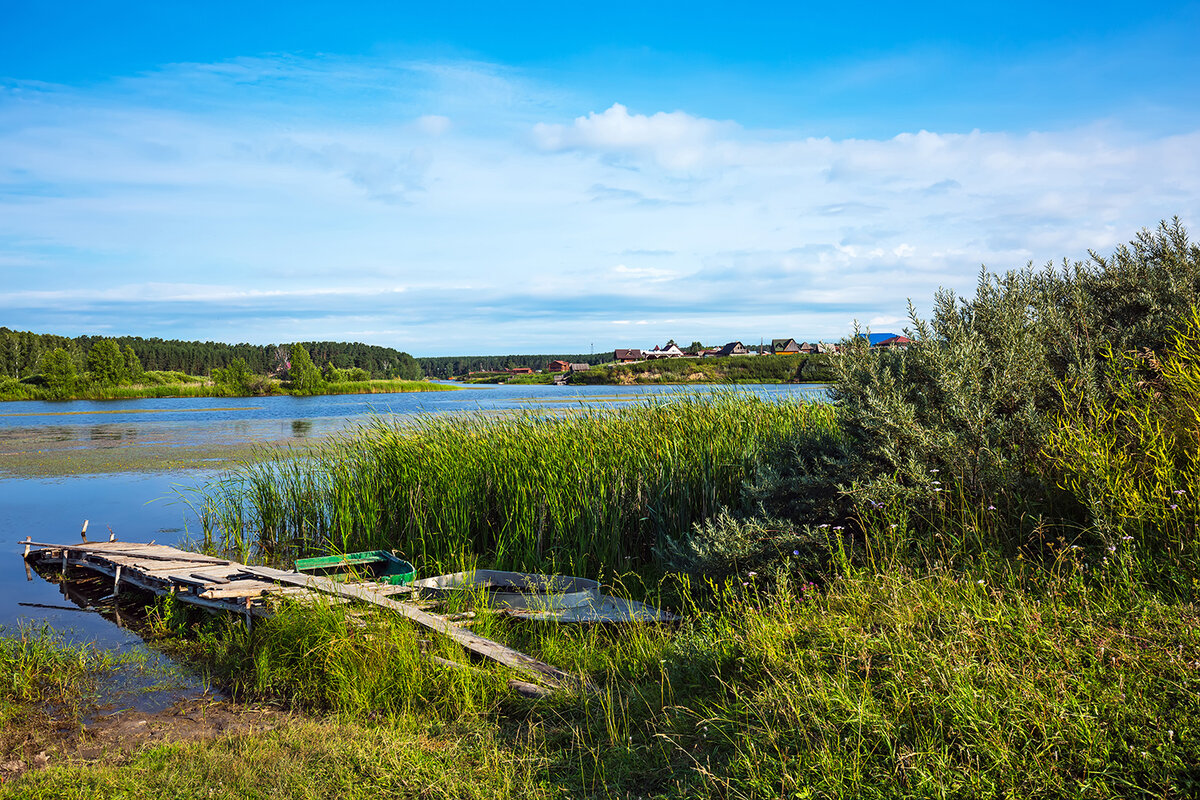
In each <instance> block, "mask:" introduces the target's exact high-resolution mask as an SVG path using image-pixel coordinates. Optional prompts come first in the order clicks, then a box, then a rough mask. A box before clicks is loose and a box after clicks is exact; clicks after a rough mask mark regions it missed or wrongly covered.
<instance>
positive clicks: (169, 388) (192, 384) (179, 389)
mask: <svg viewBox="0 0 1200 800" xmlns="http://www.w3.org/2000/svg"><path fill="white" fill-rule="evenodd" d="M14 386H16V387H19V388H16V389H12V388H11V387H14ZM5 388H9V389H10V391H9V392H7V393H5V394H3V395H0V401H4V400H47V401H58V400H64V401H67V400H139V399H144V398H160V397H272V396H278V395H288V394H290V395H297V396H304V397H310V396H321V395H339V394H398V393H404V392H453V391H458V390H459V389H462V388H463V387H461V386H452V385H448V384H445V383H434V382H432V381H427V380H420V381H406V380H398V379H397V380H392V379H379V380H368V381H347V382H344V383H326V384H323V385H322V386H321V387H320V388H319V389H318V390H316V391H312V392H295V391H292V390H290V389H289V388H287V387H286V386H285V385H284V384H283V383H281V382H279V381H271V382H269V383H267V384H264V388H265V391H257V392H253V393H238V392H232V391H230V390H229V388H228V387H226V386H221V385H218V384H216V383H214V382H213V381H212V380H211V379H208V378H196V379H195V380H194V381H188V382H177V383H164V384H132V385H124V386H98V385H95V384H92V385H89V386H87V387H86V388H80V389H78V390H76V391H74V392H72V393H69V394H59V393H55V392H52V391H51V390H49V389H47V388H45V387H42V386H35V385H30V384H16V383H9V384H8V385H7V386H6V387H5Z"/></svg>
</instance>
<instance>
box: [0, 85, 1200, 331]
mask: <svg viewBox="0 0 1200 800" xmlns="http://www.w3.org/2000/svg"><path fill="white" fill-rule="evenodd" d="M235 66H236V68H233V67H230V68H229V69H228V70H222V69H203V68H199V67H192V68H187V67H178V68H173V69H171V70H168V71H164V72H162V73H159V74H154V75H150V76H147V77H145V78H141V79H136V78H135V79H129V80H127V81H124V82H122V83H121V85H120V87H119V90H118V89H112V87H107V88H106V87H99V88H93V89H87V90H81V89H70V88H64V87H48V86H42V87H36V88H30V89H29V90H28V91H23V92H19V93H13V92H10V93H8V94H4V95H0V275H2V276H3V277H2V280H3V284H4V287H5V290H4V292H3V293H0V306H2V307H4V308H6V309H8V310H9V311H8V312H7V313H6V319H5V321H4V322H5V324H6V325H8V326H9V327H14V326H21V327H24V328H28V329H37V330H45V331H51V330H53V331H56V332H63V333H70V332H73V331H74V332H86V330H88V329H89V328H88V327H85V326H90V327H94V328H96V329H99V327H100V326H108V327H109V329H123V330H125V331H127V332H129V333H134V334H138V335H147V336H156V335H157V336H187V337H192V336H195V337H197V338H201V339H205V338H219V337H221V336H222V335H231V336H233V337H234V338H239V337H249V336H251V335H252V334H253V335H257V336H259V337H260V339H261V340H263V341H279V340H284V341H291V340H294V339H297V338H307V337H308V336H309V333H308V331H309V330H310V329H312V330H313V331H314V332H313V334H312V335H316V333H315V331H316V330H321V331H325V333H323V334H321V335H329V336H333V337H334V338H337V337H338V336H339V334H338V331H343V332H345V333H343V334H341V335H343V336H345V335H349V333H348V332H352V331H379V332H385V331H401V330H402V331H404V334H403V335H404V337H405V338H404V340H400V339H391V340H387V341H380V342H379V343H381V344H389V345H394V346H399V347H403V348H405V349H409V350H410V351H412V352H414V353H433V352H446V351H455V352H479V351H480V350H497V351H511V350H512V349H513V348H518V347H524V346H528V347H530V348H532V349H533V350H534V351H539V350H540V351H543V352H549V351H555V352H564V351H569V350H571V349H572V348H573V347H575V348H582V349H579V350H578V352H586V347H587V345H589V344H591V343H594V344H595V345H596V346H597V348H598V349H607V348H609V347H611V346H613V345H614V344H617V343H618V342H614V341H613V339H612V335H613V330H614V329H613V327H612V326H613V325H614V324H630V325H632V324H643V325H644V326H645V330H644V331H642V332H641V333H640V334H639V335H643V334H644V335H645V336H647V337H650V338H651V339H652V340H653V339H658V340H662V341H665V340H666V339H667V338H671V337H673V338H675V339H676V340H677V341H683V340H687V341H692V340H693V339H699V340H703V341H711V342H715V341H718V340H720V341H729V340H730V339H733V338H742V339H745V340H754V341H757V339H758V338H759V337H760V336H766V337H772V336H796V337H797V338H801V339H805V338H808V339H811V338H822V337H826V338H835V337H837V336H840V335H842V333H843V332H844V331H845V328H846V325H847V324H848V323H849V322H850V320H852V319H855V318H858V319H870V320H871V321H872V322H871V324H872V325H873V326H874V325H875V324H879V325H881V326H882V325H889V324H893V323H891V322H887V320H895V321H898V320H901V319H903V318H904V311H905V306H906V299H907V298H909V297H912V298H913V299H914V300H915V301H916V303H917V305H918V307H919V308H920V307H922V304H925V305H926V306H927V304H928V302H929V300H930V298H931V297H932V294H933V292H934V290H935V289H936V288H937V287H939V286H946V287H951V288H955V289H957V290H959V291H960V292H965V293H970V292H971V291H972V290H973V287H974V282H975V275H976V273H977V271H978V269H979V265H980V263H986V264H987V265H988V266H989V267H991V268H993V269H1007V268H1011V267H1015V266H1020V265H1022V264H1024V263H1025V262H1026V261H1028V260H1034V261H1037V262H1044V261H1047V260H1050V259H1058V258H1061V257H1070V258H1079V257H1085V256H1086V253H1087V250H1088V249H1089V248H1094V249H1098V250H1101V251H1103V250H1106V249H1109V248H1111V247H1112V246H1113V245H1114V244H1116V243H1118V242H1121V241H1125V240H1128V239H1129V238H1131V237H1132V236H1133V235H1134V234H1135V232H1136V231H1137V230H1138V229H1139V228H1140V227H1142V226H1152V225H1154V224H1155V223H1156V222H1157V221H1158V220H1159V219H1161V218H1164V217H1170V216H1172V215H1174V214H1179V215H1180V216H1182V217H1183V219H1184V222H1185V223H1188V224H1191V225H1192V226H1193V228H1196V227H1197V226H1200V132H1197V131H1181V132H1179V133H1177V134H1174V135H1169V136H1147V135H1137V136H1135V135H1133V134H1130V133H1128V132H1123V131H1121V130H1118V129H1115V128H1113V127H1112V126H1110V125H1100V124H1097V125H1095V126H1085V127H1083V128H1080V129H1075V130H1063V131H1049V132H1041V133H1033V134H1012V133H1005V132H984V131H973V132H970V133H939V132H931V131H918V132H916V133H911V134H903V135H900V136H895V137H891V138H887V139H841V140H835V139H831V138H814V137H808V136H802V135H799V134H795V133H791V132H789V131H786V130H771V131H762V130H755V129H749V128H744V127H741V126H739V125H737V124H734V123H728V122H718V121H715V120H712V119H705V118H702V117H698V116H694V115H691V114H688V113H686V112H682V111H670V112H667V111H660V112H656V113H649V114H636V113H631V112H630V111H629V110H628V109H627V108H626V107H624V106H622V105H620V104H614V105H612V106H610V107H609V108H607V109H605V110H603V111H598V112H597V111H592V112H590V113H586V114H583V115H582V116H581V115H580V110H581V109H579V108H578V106H577V105H575V101H573V100H572V99H571V98H569V97H564V96H563V94H562V92H561V91H560V90H557V89H554V88H553V87H550V88H547V87H544V86H539V85H535V84H533V83H531V82H528V81H524V80H522V79H520V78H519V77H516V76H513V75H512V74H509V73H506V72H504V71H503V70H498V69H495V68H488V67H486V66H481V65H473V64H454V65H441V66H438V65H429V64H417V65H413V64H405V65H378V64H377V65H373V66H361V65H360V66H357V67H355V68H353V69H350V70H348V71H347V69H346V68H345V65H333V66H329V65H326V64H322V63H317V62H311V63H307V62H304V63H295V62H289V63H284V64H280V65H276V66H270V65H267V64H264V63H261V62H256V63H253V64H239V65H235ZM264 75H265V76H268V77H269V80H268V81H267V82H268V83H270V84H271V85H275V82H277V81H286V82H290V83H291V84H292V85H294V86H299V87H300V88H301V89H303V92H301V94H302V96H303V97H304V98H305V99H304V101H303V102H302V103H301V104H300V105H299V106H297V107H293V106H291V105H288V104H287V103H286V102H285V99H286V98H285V99H281V98H280V97H277V96H275V95H270V96H269V97H267V98H266V99H264V97H263V94H264V93H267V94H270V93H269V92H268V90H267V89H265V88H263V87H260V86H257V85H256V83H255V81H256V80H260V77H261V76H264ZM256 76H260V77H256ZM347 82H352V83H353V85H354V86H356V87H359V88H360V89H361V91H362V92H363V93H364V94H365V95H367V96H368V97H369V98H370V102H366V101H360V100H354V99H353V95H348V94H347V93H344V92H341V91H339V90H340V88H341V87H342V86H344V85H345V84H346V83H347ZM193 90H195V91H193ZM348 97H350V98H351V99H347V98H348ZM163 98H175V99H176V100H175V102H174V104H172V103H170V102H164V100H163ZM197 98H202V99H203V102H200V100H198V99H197ZM314 98H316V99H314ZM347 103H349V104H350V105H349V106H347ZM451 119H453V124H451V123H450V120H451ZM285 122H286V124H285ZM530 131H533V144H534V145H536V146H533V147H531V146H530ZM1196 232H1197V233H1198V234H1200V230H1198V231H1196ZM648 260H649V263H647V262H648ZM26 265H36V267H37V268H32V267H27V266H26ZM614 265H615V266H614ZM64 287H70V288H64ZM396 287H404V288H405V289H406V291H405V292H397V291H395V289H396ZM189 301H190V302H193V303H196V304H198V305H203V311H204V313H203V314H196V315H195V316H194V318H189V319H187V320H186V321H179V320H178V319H177V318H174V317H173V318H160V317H155V316H154V315H153V306H154V303H155V302H171V303H181V304H182V303H187V302H189ZM78 304H86V305H88V306H89V307H90V308H93V309H94V312H93V313H92V314H91V316H88V317H87V318H82V317H79V318H76V317H73V316H72V314H71V309H72V306H73V305H78ZM105 304H109V305H111V306H112V307H113V308H118V307H119V308H118V310H115V311H111V312H110V311H104V310H103V308H102V307H104V306H105ZM138 304H142V305H141V306H138ZM290 307H295V308H297V309H300V311H302V312H303V313H295V314H289V315H288V316H286V317H284V316H280V314H281V313H282V311H283V310H286V309H287V308H290ZM257 308H262V309H273V310H274V311H275V312H276V313H275V315H274V316H271V315H267V314H265V313H264V314H263V315H260V317H259V318H253V319H252V318H251V315H250V314H248V313H246V315H245V316H242V317H237V318H236V320H235V321H234V322H228V323H226V322H223V321H222V320H224V319H225V318H226V317H228V319H231V320H233V319H234V317H233V316H232V311H231V309H235V310H239V311H241V312H243V313H245V312H247V311H250V312H252V311H253V310H254V309H257ZM21 309H28V311H27V312H22V311H21ZM54 309H58V313H60V316H52V315H51V312H52V311H53V310H54ZM18 312H20V313H18ZM314 312H323V315H322V314H318V313H314ZM223 315H225V316H223ZM613 317H616V318H617V319H616V320H615V321H614V320H613ZM666 320H671V321H669V322H668V321H666ZM880 320H883V321H880ZM169 325H179V326H183V325H187V326H188V327H186V328H185V327H178V328H174V329H170V328H167V327H163V326H169ZM226 325H227V326H230V327H232V329H233V331H234V332H233V333H231V334H224V333H223V331H226V330H228V329H229V327H223V326H226ZM68 326H77V327H76V328H73V329H70V330H68ZM380 335H381V336H382V335H384V334H382V333H381V334H380ZM570 337H575V338H574V339H573V341H574V344H573V345H572V344H571V343H570V342H569V341H567V339H570Z"/></svg>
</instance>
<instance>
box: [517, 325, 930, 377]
mask: <svg viewBox="0 0 1200 800" xmlns="http://www.w3.org/2000/svg"><path fill="white" fill-rule="evenodd" d="M859 336H860V337H861V338H864V339H866V340H867V344H868V346H870V347H872V348H880V349H889V348H903V347H907V346H908V345H909V344H911V340H910V339H909V338H908V337H907V336H902V335H900V334H896V333H862V334H859ZM839 349H840V346H839V345H837V344H834V343H832V342H797V341H796V340H795V339H772V340H771V343H770V344H766V343H765V342H762V343H760V344H757V345H749V346H747V345H745V344H743V343H742V342H727V343H726V344H724V345H722V346H720V347H704V346H703V345H701V344H700V343H699V342H694V343H693V344H692V345H691V346H689V347H687V348H686V349H681V348H680V347H679V345H677V344H676V343H675V341H674V340H671V341H668V342H667V343H666V344H665V345H663V346H661V347H660V346H659V345H655V346H654V347H653V348H652V349H650V350H643V349H640V348H636V347H630V348H617V349H616V351H615V352H614V354H613V361H614V363H617V364H636V363H638V362H641V361H654V360H656V359H660V358H723V357H729V356H773V355H815V354H834V353H837V352H838V351H839ZM591 368H592V366H591V365H590V364H578V363H572V362H568V361H551V362H550V363H548V364H547V365H546V369H545V370H544V372H551V373H572V372H584V371H586V370H589V369H591ZM506 372H508V373H509V374H512V375H532V374H535V373H536V372H538V370H535V369H534V368H533V367H512V368H510V369H508V370H506Z"/></svg>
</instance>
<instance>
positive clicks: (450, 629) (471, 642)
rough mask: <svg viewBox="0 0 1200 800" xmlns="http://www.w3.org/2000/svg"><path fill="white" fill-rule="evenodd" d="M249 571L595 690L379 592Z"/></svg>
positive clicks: (548, 678)
mask: <svg viewBox="0 0 1200 800" xmlns="http://www.w3.org/2000/svg"><path fill="white" fill-rule="evenodd" d="M246 572H248V573H250V574H252V575H256V576H258V577H261V578H266V579H268V580H273V581H278V582H279V583H286V584H289V585H292V586H302V587H305V588H308V589H316V590H318V591H322V592H326V593H328V594H334V595H337V596H339V597H345V598H348V599H353V600H361V601H362V602H364V603H371V604H372V605H376V606H379V607H381V608H386V609H388V610H389V611H395V612H396V613H397V614H400V615H401V616H403V617H406V618H408V619H411V620H412V621H413V622H416V623H417V624H418V625H423V626H424V627H426V628H429V629H430V630H433V631H437V632H438V633H440V634H442V635H443V636H448V637H450V638H451V639H453V640H454V641H456V642H458V643H459V644H460V645H462V646H463V647H464V648H466V649H467V650H469V651H470V652H472V653H475V654H477V655H481V656H483V657H485V658H490V659H492V660H493V661H497V662H499V663H501V664H503V665H505V666H506V667H511V668H512V669H515V670H517V671H519V672H523V673H525V674H526V675H531V676H533V677H535V678H537V679H539V680H541V681H542V682H543V683H546V684H548V685H550V686H554V687H556V688H560V689H590V688H591V687H590V686H588V684H587V682H586V681H581V680H580V679H579V678H578V677H577V676H575V675H572V674H570V673H568V672H564V671H563V670H561V669H559V668H558V667H555V666H552V665H550V664H547V663H545V662H543V661H538V660H537V659H536V658H533V657H532V656H528V655H526V654H525V653H522V652H520V651H518V650H514V649H512V648H511V647H508V646H507V645H503V644H500V643H499V642H495V641H492V640H491V639H486V638H484V637H482V636H480V635H478V634H476V633H472V632H471V631H468V630H465V629H463V628H460V627H458V626H457V625H452V624H450V623H449V622H447V621H446V620H444V619H442V618H441V617H439V616H436V615H434V614H430V613H428V612H426V611H422V610H421V609H419V608H415V607H413V606H411V605H406V604H404V603H398V602H396V601H395V600H389V599H388V598H386V597H381V596H379V595H378V594H376V593H375V592H370V591H364V590H362V589H359V588H358V587H355V586H346V585H343V584H339V583H337V582H336V581H331V580H328V579H326V578H320V577H317V576H315V575H301V574H298V573H295V572H284V571H283V570H278V569H270V568H268V567H246Z"/></svg>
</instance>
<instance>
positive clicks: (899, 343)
mask: <svg viewBox="0 0 1200 800" xmlns="http://www.w3.org/2000/svg"><path fill="white" fill-rule="evenodd" d="M910 344H912V339H909V338H908V337H907V336H899V335H898V336H892V337H891V338H888V339H884V340H882V341H879V342H876V343H875V344H874V345H873V346H874V347H908V346H909V345H910Z"/></svg>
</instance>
